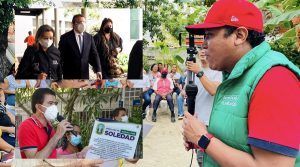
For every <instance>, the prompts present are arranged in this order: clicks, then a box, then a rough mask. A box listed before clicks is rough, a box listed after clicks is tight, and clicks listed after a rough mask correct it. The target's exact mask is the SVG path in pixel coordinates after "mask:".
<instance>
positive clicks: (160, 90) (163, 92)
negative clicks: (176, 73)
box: [152, 68, 175, 122]
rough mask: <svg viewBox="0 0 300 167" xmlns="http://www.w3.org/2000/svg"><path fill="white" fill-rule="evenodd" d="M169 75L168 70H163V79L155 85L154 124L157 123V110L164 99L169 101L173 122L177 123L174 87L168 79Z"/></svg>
mask: <svg viewBox="0 0 300 167" xmlns="http://www.w3.org/2000/svg"><path fill="white" fill-rule="evenodd" d="M167 75H168V69H167V68H163V69H162V70H161V77H160V78H159V79H157V80H156V81H155V83H154V85H153V90H154V92H155V94H156V96H155V100H154V102H153V114H152V122H156V110H157V108H158V105H159V103H160V101H161V100H162V99H166V100H167V102H168V105H169V108H170V110H171V122H175V113H174V103H173V99H172V92H173V88H174V85H173V82H172V80H171V79H170V78H168V77H167Z"/></svg>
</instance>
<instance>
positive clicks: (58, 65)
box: [16, 14, 122, 80]
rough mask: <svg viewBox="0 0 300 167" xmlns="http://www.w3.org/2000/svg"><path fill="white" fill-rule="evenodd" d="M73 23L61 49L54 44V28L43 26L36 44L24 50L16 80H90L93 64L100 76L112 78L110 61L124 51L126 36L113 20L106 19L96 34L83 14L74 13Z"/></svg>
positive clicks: (62, 39) (62, 41)
mask: <svg viewBox="0 0 300 167" xmlns="http://www.w3.org/2000/svg"><path fill="white" fill-rule="evenodd" d="M72 26H73V29H72V30H71V31H69V32H67V33H65V34H63V35H62V36H61V37H60V41H59V46H58V48H56V47H55V46H54V45H53V40H54V34H55V31H54V29H53V28H52V27H51V26H49V25H42V26H41V27H39V29H38V30H37V32H36V35H35V43H34V44H33V45H28V47H27V49H26V50H25V52H24V56H23V58H22V59H21V62H20V65H19V67H18V70H17V74H16V79H43V80H44V79H52V80H62V79H89V64H90V65H91V66H92V67H93V71H94V72H95V74H96V75H97V78H98V79H110V78H112V77H113V75H112V74H115V73H113V71H112V70H111V66H110V65H111V63H110V62H111V60H112V59H115V58H116V57H117V55H118V53H120V52H121V51H122V39H121V37H120V36H119V35H117V34H116V33H115V32H113V22H112V20H111V19H109V18H105V19H104V20H103V21H102V24H101V27H100V30H99V31H98V33H97V34H96V35H95V36H94V37H93V36H92V35H91V34H89V33H87V32H85V29H86V19H85V17H84V16H83V15H81V14H77V15H74V16H73V19H72ZM118 74H120V73H118Z"/></svg>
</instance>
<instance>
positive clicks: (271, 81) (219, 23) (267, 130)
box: [183, 0, 300, 167]
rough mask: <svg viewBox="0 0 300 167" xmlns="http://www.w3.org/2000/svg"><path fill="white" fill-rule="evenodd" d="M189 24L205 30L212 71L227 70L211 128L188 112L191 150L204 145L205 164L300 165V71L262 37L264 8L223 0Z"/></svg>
mask: <svg viewBox="0 0 300 167" xmlns="http://www.w3.org/2000/svg"><path fill="white" fill-rule="evenodd" d="M186 29H187V30H188V31H189V32H190V33H193V34H205V40H204V44H203V47H204V49H206V55H207V60H208V62H209V64H210V68H211V69H213V70H219V71H223V82H222V83H221V84H220V85H219V87H218V89H217V92H216V94H215V99H214V104H213V108H212V113H211V116H210V124H209V127H208V128H206V126H205V125H204V124H203V123H202V122H199V121H198V120H197V119H196V118H195V117H193V116H192V115H190V114H189V113H188V112H185V118H184V121H183V122H184V123H183V130H184V131H183V135H184V140H185V142H186V143H185V147H186V149H187V150H189V149H190V148H191V147H190V146H191V144H188V142H191V143H193V144H194V146H199V147H200V148H201V149H202V150H203V151H204V152H205V154H204V161H203V166H205V167H217V166H238V167H246V166H251V167H252V166H253V167H262V166H270V167H283V166H284V167H293V166H295V167H299V166H300V154H299V145H300V124H299V118H300V103H299V99H300V82H299V79H300V70H299V68H298V67H296V66H295V65H294V64H292V63H291V62H290V61H289V60H288V59H287V58H286V57H285V56H284V55H283V54H281V53H278V52H275V51H273V50H271V48H270V45H269V44H268V43H267V42H265V41H264V34H263V19H262V14H261V12H260V10H259V9H258V8H257V7H256V6H255V5H254V4H252V3H250V2H248V1H246V0H219V1H217V2H215V3H214V5H213V6H212V8H211V9H210V10H209V12H208V14H207V17H206V19H205V21H204V23H202V24H195V25H191V26H187V27H186ZM193 72H194V73H196V74H197V73H198V72H199V71H193Z"/></svg>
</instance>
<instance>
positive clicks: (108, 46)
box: [94, 18, 123, 79]
mask: <svg viewBox="0 0 300 167" xmlns="http://www.w3.org/2000/svg"><path fill="white" fill-rule="evenodd" d="M94 41H95V44H96V47H97V51H98V54H99V56H100V62H101V67H102V77H103V79H111V78H116V77H119V76H120V75H121V74H122V73H123V71H122V69H121V68H120V66H119V65H118V62H117V60H116V58H117V55H118V54H119V53H120V52H121V51H122V49H123V47H122V38H121V37H120V36H119V35H118V34H117V33H115V32H113V22H112V20H111V19H110V18H105V19H103V21H102V24H101V27H100V30H99V31H98V33H97V34H96V35H95V36H94Z"/></svg>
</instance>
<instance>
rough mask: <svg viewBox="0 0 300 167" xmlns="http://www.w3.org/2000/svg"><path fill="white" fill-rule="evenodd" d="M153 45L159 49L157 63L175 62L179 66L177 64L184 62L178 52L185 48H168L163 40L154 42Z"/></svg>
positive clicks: (169, 64) (168, 63) (169, 63)
mask: <svg viewBox="0 0 300 167" xmlns="http://www.w3.org/2000/svg"><path fill="white" fill-rule="evenodd" d="M154 46H155V48H156V49H158V50H159V51H160V54H159V55H160V56H157V57H156V62H157V63H163V64H166V65H168V66H171V65H172V64H176V65H177V67H180V66H179V64H183V63H184V59H183V58H182V57H181V56H180V55H179V53H181V52H182V51H184V50H185V49H186V48H184V47H182V48H172V49H170V48H169V47H168V46H167V45H166V43H165V42H155V43H154ZM179 71H181V69H179Z"/></svg>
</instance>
